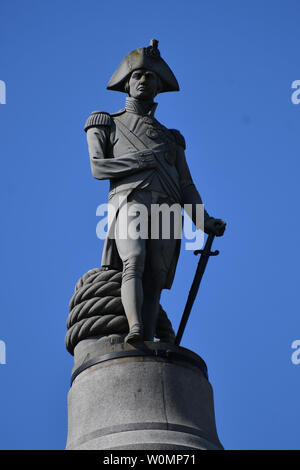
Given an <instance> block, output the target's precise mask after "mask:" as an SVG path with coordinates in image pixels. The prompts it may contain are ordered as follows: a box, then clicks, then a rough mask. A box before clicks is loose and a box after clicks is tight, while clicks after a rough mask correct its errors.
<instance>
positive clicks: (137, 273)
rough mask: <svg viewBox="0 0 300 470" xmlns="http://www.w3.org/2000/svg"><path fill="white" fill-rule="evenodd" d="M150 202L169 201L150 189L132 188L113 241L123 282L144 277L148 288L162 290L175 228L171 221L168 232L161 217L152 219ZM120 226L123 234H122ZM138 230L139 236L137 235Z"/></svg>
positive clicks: (172, 248) (172, 255)
mask: <svg viewBox="0 0 300 470" xmlns="http://www.w3.org/2000/svg"><path fill="white" fill-rule="evenodd" d="M153 203H156V204H162V203H165V204H167V205H172V202H171V201H168V200H167V198H162V197H159V195H157V194H153V192H151V191H145V190H144V191H134V192H133V193H132V194H131V195H130V197H129V198H128V199H127V207H126V208H124V210H126V211H127V213H126V220H125V218H124V214H123V216H120V215H119V216H118V223H117V224H116V229H115V241H116V246H117V249H118V253H119V256H120V258H121V260H122V262H123V275H122V282H123V283H124V282H126V281H128V280H129V279H132V278H139V279H142V280H144V281H146V284H147V285H148V286H151V289H153V290H161V289H163V287H164V285H165V282H166V279H167V275H168V272H169V269H170V266H171V263H172V260H173V257H174V255H175V249H176V244H177V239H176V238H175V236H174V233H175V229H174V223H173V225H172V221H171V224H170V225H171V227H170V229H169V233H168V230H167V233H166V232H164V230H163V227H162V220H161V217H160V220H158V219H157V217H155V220H154V217H153V213H152V214H151V205H152V204H153ZM141 204H142V205H143V206H144V209H143V210H142V212H143V215H142V216H140V215H141V206H140V205H141ZM137 216H138V218H137ZM180 217H181V215H180ZM164 222H166V221H164ZM125 223H127V226H128V227H129V230H128V231H127V233H126V237H124V235H125V233H124V224H125ZM122 224H123V226H122ZM142 225H144V226H142ZM153 226H154V228H153ZM130 227H131V230H130ZM122 228H123V235H122V236H121V229H122ZM136 228H137V230H136ZM138 234H140V236H137V235H138ZM153 235H154V237H153ZM166 235H167V237H166Z"/></svg>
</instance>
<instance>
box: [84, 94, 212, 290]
mask: <svg viewBox="0 0 300 470" xmlns="http://www.w3.org/2000/svg"><path fill="white" fill-rule="evenodd" d="M156 106H157V105H156V103H152V104H151V105H150V106H149V104H148V105H147V104H144V103H143V102H141V101H139V100H136V99H134V98H127V99H126V107H125V109H123V110H121V111H119V112H118V113H115V114H108V113H105V112H102V111H95V112H93V113H92V114H91V116H90V117H89V118H88V120H87V122H86V125H85V131H86V133H87V142H88V148H89V155H90V163H91V170H92V174H93V176H94V177H95V178H96V179H99V180H105V179H109V180H110V190H109V197H108V202H109V203H110V204H113V206H114V208H115V211H114V212H115V214H116V217H115V218H117V216H118V210H119V209H120V204H121V203H122V202H121V201H122V200H124V199H125V200H126V198H128V196H129V195H130V194H131V193H132V191H133V190H138V191H139V192H140V191H143V190H144V189H146V190H150V191H157V192H159V193H163V194H165V195H167V196H168V199H169V201H170V202H171V203H179V204H180V205H181V206H183V205H184V204H192V207H193V206H195V204H202V200H201V197H200V195H199V193H198V191H197V189H196V187H195V185H194V182H193V180H192V177H191V174H190V171H189V168H188V165H187V162H186V157H185V152H184V150H185V140H184V138H183V136H182V135H181V134H180V132H179V131H177V130H175V129H171V130H170V129H167V128H166V127H164V126H163V125H162V124H160V123H159V122H158V121H157V120H156V119H155V117H154V112H155V109H156ZM120 196H122V197H120ZM189 215H190V217H191V218H192V220H193V221H194V222H196V221H195V211H194V210H193V212H192V213H191V214H189ZM208 217H209V216H208V214H207V212H206V211H205V215H204V219H206V218H208ZM114 222H115V220H112V223H111V224H110V226H109V228H108V234H107V237H106V240H105V243H104V248H103V253H102V266H109V267H112V268H115V269H118V270H123V264H122V261H121V259H120V257H119V254H118V250H117V247H116V243H115V239H114V230H115V224H114ZM197 228H199V227H197ZM180 242H181V240H180V239H179V240H177V245H176V255H175V256H174V257H173V259H172V260H171V261H170V263H171V264H170V269H169V273H168V279H167V281H166V285H165V288H166V289H170V288H171V285H172V282H173V279H174V275H175V270H176V265H177V261H178V257H179V252H180Z"/></svg>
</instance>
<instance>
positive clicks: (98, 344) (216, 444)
mask: <svg viewBox="0 0 300 470" xmlns="http://www.w3.org/2000/svg"><path fill="white" fill-rule="evenodd" d="M121 341H122V338H120V337H118V336H117V335H112V336H111V337H105V338H104V337H103V338H101V337H98V338H91V339H87V340H83V341H81V342H80V343H79V344H78V345H77V346H76V348H75V353H74V359H75V365H74V369H73V377H72V378H73V383H72V386H71V389H70V391H69V396H68V440H67V446H66V449H82V450H87V449H93V450H114V449H122V450H124V449H130V450H131V449H144V450H145V449H147V450H148V449H150V450H162V449H164V450H172V449H173V450H175V449H186V450H188V449H190V450H194V449H222V445H221V443H220V441H219V439H218V436H217V431H216V425H215V417H214V404H213V392H212V387H211V385H210V383H209V382H208V379H207V378H206V366H205V363H204V362H203V360H202V359H201V358H200V357H199V356H198V355H196V354H194V353H193V352H192V351H189V350H187V349H185V348H181V347H176V346H173V345H170V344H167V343H161V342H147V343H144V344H141V345H139V347H138V346H133V345H126V344H124V343H123V342H121Z"/></svg>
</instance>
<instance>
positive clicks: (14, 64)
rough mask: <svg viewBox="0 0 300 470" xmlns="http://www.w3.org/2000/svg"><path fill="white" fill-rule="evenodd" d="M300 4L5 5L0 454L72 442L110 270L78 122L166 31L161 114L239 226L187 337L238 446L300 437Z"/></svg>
mask: <svg viewBox="0 0 300 470" xmlns="http://www.w3.org/2000/svg"><path fill="white" fill-rule="evenodd" d="M299 14H300V4H299V2H298V1H296V0H295V1H293V0H280V1H279V0H272V1H271V0H251V1H250V0H249V1H248V0H247V1H246V0H244V1H238V0H236V1H234V0H227V1H226V2H225V1H223V0H186V1H184V2H181V1H178V0H173V1H169V0H164V1H158V0H152V1H151V2H146V1H144V0H140V1H139V2H137V3H134V2H123V1H122V2H121V1H119V0H116V1H114V2H107V1H103V0H97V1H96V0H85V1H83V0H76V1H69V0H59V1H58V0H51V1H50V0H43V1H38V0H36V1H33V0H26V1H24V0H22V1H21V0H10V1H9V2H8V1H6V2H4V1H3V2H2V3H1V8H0V15H1V28H0V79H1V80H4V81H5V83H6V86H7V103H6V104H5V105H0V123H1V126H0V132H1V137H0V151H1V165H2V170H1V173H0V179H1V183H0V187H1V199H0V201H1V225H2V229H1V317H0V340H2V341H5V343H6V348H7V349H6V352H7V358H6V359H7V364H5V365H0V383H1V391H0V423H1V428H0V448H1V449H63V448H64V446H65V442H66V433H67V402H66V399H67V392H68V388H69V379H70V373H71V368H72V357H71V356H70V355H69V354H68V353H67V352H66V350H65V347H64V336H65V332H66V318H67V314H68V302H69V299H70V297H71V296H72V293H73V289H74V286H75V283H76V281H77V279H78V278H79V277H80V276H81V275H82V274H83V273H85V272H86V271H87V270H89V269H91V268H93V267H96V266H99V265H100V258H101V251H102V245H103V242H101V241H100V240H99V239H97V237H96V224H97V222H98V218H97V217H96V207H97V206H98V204H100V203H103V202H105V201H106V196H107V190H108V183H107V182H100V181H97V180H94V179H93V177H92V175H91V172H90V167H89V158H88V151H87V145H86V140H85V134H84V132H83V125H84V122H85V119H86V118H87V116H88V115H89V113H90V112H91V111H93V110H97V109H99V110H104V111H108V112H114V111H117V110H118V109H120V108H121V107H123V102H124V99H125V95H123V94H121V93H116V92H109V91H106V84H107V81H108V79H109V78H110V76H111V75H112V73H113V72H114V70H115V68H116V67H117V65H118V64H119V62H120V61H121V59H122V58H123V56H124V55H125V54H126V53H128V52H129V51H131V50H132V49H135V48H136V47H141V46H144V45H148V43H149V40H150V39H151V38H157V39H159V41H160V50H161V54H162V56H163V57H164V58H165V59H166V60H167V62H168V63H169V65H170V66H171V67H172V69H173V70H174V73H175V74H176V76H177V78H178V81H179V83H180V86H181V91H180V93H169V94H164V95H159V96H158V98H157V101H158V103H159V106H158V110H157V117H158V119H159V120H160V121H161V122H162V123H164V124H165V125H166V126H168V127H170V128H176V129H180V131H181V132H182V134H183V135H184V136H185V138H186V141H187V158H188V161H189V164H190V168H191V170H192V172H193V175H194V179H195V182H196V184H197V187H198V189H199V192H200V193H201V195H202V198H203V199H204V202H205V204H206V208H207V210H208V211H209V212H210V213H211V214H212V215H214V216H216V217H222V218H224V219H225V220H226V221H227V222H228V230H227V232H226V235H225V236H224V238H222V239H217V240H216V241H215V248H218V249H219V250H220V251H221V254H220V256H219V257H218V258H214V259H211V260H210V262H209V265H208V268H207V272H206V274H205V278H204V280H203V285H202V286H201V288H200V292H199V297H198V299H197V301H196V304H195V307H194V310H193V312H192V315H191V318H190V322H189V324H188V327H187V330H186V334H185V336H184V339H183V342H182V344H183V346H185V347H188V348H190V349H193V350H194V351H195V352H197V353H198V354H200V355H201V356H202V357H203V358H204V360H205V361H206V362H207V365H208V370H209V376H210V381H211V383H212V385H213V388H214V395H215V411H216V419H217V427H218V432H219V437H220V440H221V441H222V443H223V445H224V447H225V448H227V449H300V441H299V418H300V417H299V377H300V365H298V366H297V365H294V364H292V361H291V355H292V352H293V351H292V349H291V344H292V342H293V341H294V340H296V339H300V323H299V263H300V257H299V229H300V223H299V219H298V214H299V206H298V204H299V169H300V153H299V127H300V104H299V105H294V104H292V102H291V93H292V90H291V83H292V82H293V81H294V80H297V79H300V62H299V47H298V46H299V42H300V28H299V18H300V16H299ZM196 263H197V259H196V258H195V257H194V256H193V255H192V252H185V251H183V252H182V254H181V257H180V262H179V266H178V271H177V274H176V278H175V282H174V286H173V287H174V288H173V290H172V291H170V292H165V293H164V295H163V299H162V304H163V306H164V308H165V309H166V310H167V311H168V313H169V315H170V316H171V318H172V319H173V324H174V326H175V327H177V326H178V324H179V320H180V316H181V313H182V311H183V308H184V304H185V299H186V296H187V293H188V289H189V286H190V283H191V281H192V278H193V275H194V270H195V268H196Z"/></svg>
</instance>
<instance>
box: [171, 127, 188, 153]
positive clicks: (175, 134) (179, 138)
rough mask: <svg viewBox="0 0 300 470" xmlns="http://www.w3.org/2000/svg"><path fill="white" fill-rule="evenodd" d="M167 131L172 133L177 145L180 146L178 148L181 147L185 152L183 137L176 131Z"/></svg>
mask: <svg viewBox="0 0 300 470" xmlns="http://www.w3.org/2000/svg"><path fill="white" fill-rule="evenodd" d="M169 130H170V132H172V134H173V137H174V139H175V141H176V143H177V145H180V147H183V149H184V150H185V148H186V144H185V138H184V137H183V135H182V134H181V133H180V132H179V131H178V130H177V129H169Z"/></svg>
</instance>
